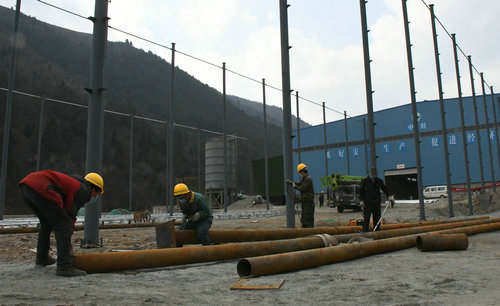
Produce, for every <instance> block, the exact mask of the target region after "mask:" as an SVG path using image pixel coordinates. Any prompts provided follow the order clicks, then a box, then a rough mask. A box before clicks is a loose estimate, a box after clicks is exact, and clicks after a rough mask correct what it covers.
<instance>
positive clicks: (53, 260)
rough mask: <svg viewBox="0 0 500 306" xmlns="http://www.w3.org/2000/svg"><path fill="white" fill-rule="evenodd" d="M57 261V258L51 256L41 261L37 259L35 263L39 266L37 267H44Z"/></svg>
mask: <svg viewBox="0 0 500 306" xmlns="http://www.w3.org/2000/svg"><path fill="white" fill-rule="evenodd" d="M56 262H57V260H55V259H54V258H52V257H49V258H47V259H46V260H42V261H37V262H36V265H37V266H39V267H46V266H50V265H53V264H55V263H56Z"/></svg>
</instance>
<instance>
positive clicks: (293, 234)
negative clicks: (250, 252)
mask: <svg viewBox="0 0 500 306" xmlns="http://www.w3.org/2000/svg"><path fill="white" fill-rule="evenodd" d="M487 218H489V217H488V216H483V217H473V218H463V219H446V220H441V221H426V222H420V223H417V222H415V223H397V224H385V225H382V227H381V229H382V230H387V229H395V228H407V227H416V226H422V225H433V224H444V223H455V222H463V221H464V220H467V221H472V220H482V219H487ZM361 230H362V227H361V226H338V227H315V228H276V229H211V230H209V231H208V235H209V236H210V239H211V240H212V242H215V243H229V242H250V241H266V240H278V239H293V238H298V237H306V236H310V235H316V234H328V235H340V234H347V233H359V232H360V231H361ZM175 240H176V241H177V244H179V245H184V244H200V241H199V240H198V238H197V237H196V232H195V231H194V230H178V231H175Z"/></svg>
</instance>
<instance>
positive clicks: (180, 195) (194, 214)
mask: <svg viewBox="0 0 500 306" xmlns="http://www.w3.org/2000/svg"><path fill="white" fill-rule="evenodd" d="M174 196H175V198H176V199H177V201H178V202H179V207H180V209H181V212H182V214H183V215H184V220H183V224H182V225H181V226H180V227H179V229H180V230H193V229H194V230H196V236H197V237H198V240H200V241H201V243H202V244H203V245H210V244H212V241H211V240H210V237H209V236H208V230H209V229H210V227H211V226H212V220H213V218H214V217H213V215H212V210H211V209H210V206H209V205H208V202H207V199H206V198H205V196H204V195H202V194H201V193H197V192H193V191H190V190H189V189H188V187H187V186H186V185H185V184H177V185H175V188H174Z"/></svg>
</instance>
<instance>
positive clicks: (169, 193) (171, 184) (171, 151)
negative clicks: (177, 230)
mask: <svg viewBox="0 0 500 306" xmlns="http://www.w3.org/2000/svg"><path fill="white" fill-rule="evenodd" d="M171 68H172V70H171V72H170V74H171V77H170V78H171V82H170V112H169V113H170V120H169V124H168V125H169V128H168V132H169V134H168V135H169V141H168V149H169V152H168V168H169V169H168V173H169V174H170V175H169V176H168V191H167V203H170V215H171V216H173V214H174V203H175V199H174V184H175V172H174V167H175V166H174V142H175V140H174V139H175V137H174V136H175V127H174V90H175V43H172V61H171Z"/></svg>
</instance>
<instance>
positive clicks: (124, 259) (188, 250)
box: [73, 235, 338, 273]
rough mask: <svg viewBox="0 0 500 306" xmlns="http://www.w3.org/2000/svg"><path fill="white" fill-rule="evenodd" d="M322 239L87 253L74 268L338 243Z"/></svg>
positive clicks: (136, 265) (161, 263) (102, 269)
mask: <svg viewBox="0 0 500 306" xmlns="http://www.w3.org/2000/svg"><path fill="white" fill-rule="evenodd" d="M320 236H321V235H318V236H312V237H305V238H297V239H288V240H275V241H261V242H247V243H235V244H223V245H210V246H192V247H185V248H169V249H154V250H139V251H123V252H106V253H85V254H78V255H76V256H75V257H73V265H74V266H75V267H76V268H78V269H82V270H85V271H87V272H88V273H106V272H115V271H123V270H133V269H145V268H154V267H166V266H175V265H185V264H192V263H200V262H210V261H218V260H228V259H239V258H243V257H246V256H262V255H267V254H275V253H282V252H293V251H298V250H305V249H312V248H321V247H325V240H326V242H327V244H328V243H331V244H336V243H338V242H337V241H336V240H335V239H334V238H332V237H331V236H328V235H324V236H323V237H320Z"/></svg>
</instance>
